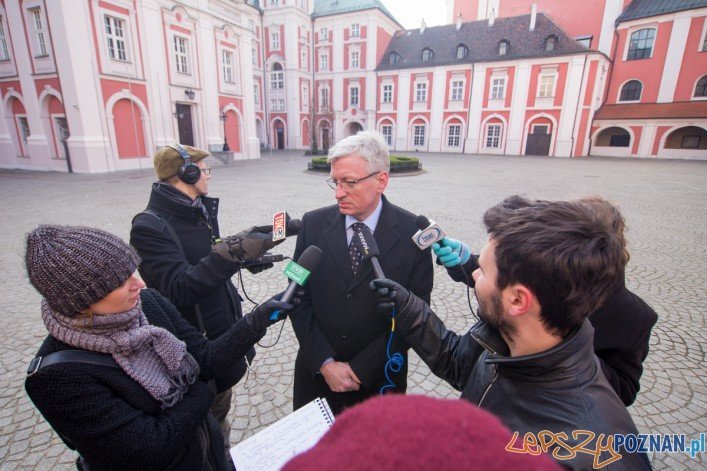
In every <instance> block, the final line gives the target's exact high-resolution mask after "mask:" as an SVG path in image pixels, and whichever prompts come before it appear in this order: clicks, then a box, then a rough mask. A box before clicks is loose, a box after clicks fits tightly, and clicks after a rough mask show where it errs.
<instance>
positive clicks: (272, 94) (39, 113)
mask: <svg viewBox="0 0 707 471" xmlns="http://www.w3.org/2000/svg"><path fill="white" fill-rule="evenodd" d="M447 14H448V18H449V24H447V25H444V26H437V27H429V28H427V27H425V26H424V24H423V25H422V26H421V28H419V29H414V30H404V29H403V28H402V27H401V25H400V24H399V23H398V22H397V21H396V20H395V18H394V17H393V16H392V15H391V14H390V12H389V11H388V10H387V9H386V8H385V6H384V5H383V4H382V3H381V1H380V0H245V1H234V0H181V1H176V0H72V1H54V0H0V110H1V112H2V119H0V167H3V168H26V169H38V170H56V171H66V170H67V169H68V168H69V163H70V165H71V168H72V170H73V171H77V172H105V171H113V170H120V169H129V168H141V167H149V166H151V155H152V154H153V153H154V150H155V149H156V148H158V147H160V146H162V145H165V144H169V143H173V142H175V141H180V142H182V143H186V144H194V145H196V146H198V147H202V148H207V149H209V150H211V151H212V152H213V153H214V154H216V155H220V156H222V158H230V159H233V158H237V159H247V158H257V157H259V155H260V149H261V147H262V146H270V147H272V148H276V149H277V148H282V149H286V148H287V149H306V148H309V147H311V146H312V145H313V144H315V142H313V139H316V144H317V146H318V147H319V148H327V147H329V146H330V145H332V144H333V143H334V142H336V141H337V140H339V139H341V138H342V137H345V136H347V135H349V134H351V133H355V132H357V131H358V130H360V129H376V130H379V131H380V132H381V133H383V135H384V136H385V137H386V139H387V141H388V143H389V145H390V147H391V149H392V150H395V151H415V150H420V151H430V152H455V153H471V154H474V153H499V154H500V153H504V154H515V155H526V154H536V155H537V154H539V155H553V156H560V157H575V156H583V155H611V156H625V157H648V158H661V157H663V158H689V159H707V131H705V129H707V21H706V19H707V0H664V1H661V2H654V1H650V0H632V1H631V0H597V1H592V2H579V1H572V0H527V1H521V0H466V1H462V0H448V1H447ZM67 153H68V156H69V159H67Z"/></svg>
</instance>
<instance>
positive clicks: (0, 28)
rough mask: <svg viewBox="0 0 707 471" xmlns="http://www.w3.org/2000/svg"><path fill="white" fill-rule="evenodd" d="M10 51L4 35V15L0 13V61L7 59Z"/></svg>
mask: <svg viewBox="0 0 707 471" xmlns="http://www.w3.org/2000/svg"><path fill="white" fill-rule="evenodd" d="M9 60H10V52H9V50H8V48H7V36H6V35H5V17H3V16H2V15H0V61H9Z"/></svg>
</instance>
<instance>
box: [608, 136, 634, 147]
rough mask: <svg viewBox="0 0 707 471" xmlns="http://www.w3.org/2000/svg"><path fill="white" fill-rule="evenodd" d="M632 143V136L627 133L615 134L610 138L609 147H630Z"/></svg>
mask: <svg viewBox="0 0 707 471" xmlns="http://www.w3.org/2000/svg"><path fill="white" fill-rule="evenodd" d="M630 143H631V136H630V135H629V134H628V133H626V134H614V135H612V136H611V137H610V138H609V147H628V146H629V144H630Z"/></svg>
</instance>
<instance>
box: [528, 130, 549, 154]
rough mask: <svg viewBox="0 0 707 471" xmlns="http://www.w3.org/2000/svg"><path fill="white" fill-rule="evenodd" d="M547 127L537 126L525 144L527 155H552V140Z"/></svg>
mask: <svg viewBox="0 0 707 471" xmlns="http://www.w3.org/2000/svg"><path fill="white" fill-rule="evenodd" d="M551 138H552V134H549V133H548V127H547V126H535V127H534V128H533V132H532V134H528V138H527V139H526V142H525V155H550V139H551Z"/></svg>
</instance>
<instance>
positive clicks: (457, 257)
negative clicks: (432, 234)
mask: <svg viewBox="0 0 707 471" xmlns="http://www.w3.org/2000/svg"><path fill="white" fill-rule="evenodd" d="M440 242H441V245H440V244H437V243H435V244H432V251H433V252H434V253H435V256H436V257H437V260H438V261H439V262H440V263H441V264H442V265H444V266H445V268H452V267H456V266H457V265H462V264H464V263H466V262H468V261H469V258H470V257H471V250H470V249H469V246H468V245H466V244H465V243H464V242H461V241H459V240H456V239H450V238H449V237H444V238H442V240H441V241H440Z"/></svg>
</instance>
